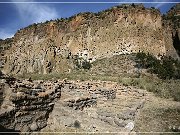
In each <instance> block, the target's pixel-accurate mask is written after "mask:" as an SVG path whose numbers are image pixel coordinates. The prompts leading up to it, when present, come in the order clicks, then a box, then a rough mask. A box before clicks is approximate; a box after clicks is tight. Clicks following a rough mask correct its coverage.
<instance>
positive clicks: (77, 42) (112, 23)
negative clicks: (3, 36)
mask: <svg viewBox="0 0 180 135" xmlns="http://www.w3.org/2000/svg"><path fill="white" fill-rule="evenodd" d="M178 9H179V4H178V5H176V6H175V7H174V8H172V9H171V10H170V11H169V12H168V14H167V15H165V17H163V16H162V15H161V13H160V11H159V10H157V9H154V8H145V7H144V6H143V5H141V4H140V5H134V4H132V5H120V6H116V7H112V8H111V9H108V10H105V11H101V12H99V13H89V12H87V13H79V14H77V15H74V16H72V17H70V18H67V19H57V20H51V21H47V22H45V23H38V24H33V25H30V26H28V27H26V28H23V29H21V30H18V31H17V33H16V34H15V36H14V37H13V38H11V39H8V40H5V41H4V40H3V41H0V45H1V50H3V51H1V55H2V56H3V57H2V58H1V67H2V71H3V73H6V74H9V73H11V74H25V73H39V74H48V73H51V72H54V73H62V72H63V73H64V72H70V71H71V70H72V69H74V68H75V64H74V59H77V58H80V59H84V60H87V61H90V62H93V61H95V60H97V59H102V58H107V57H112V56H113V55H120V54H130V53H136V52H148V53H151V54H153V55H155V56H156V57H159V56H160V55H166V56H172V57H174V58H176V59H177V58H179V56H178V53H177V52H178V49H179V48H178V46H177V45H178V44H179V37H180V28H179V12H177V11H178ZM174 11H175V12H174ZM172 18H173V19H172ZM174 18H175V20H176V21H174ZM174 22H176V24H175V23H174ZM7 41H9V42H7ZM7 46H10V47H7ZM6 48H8V49H6Z"/></svg>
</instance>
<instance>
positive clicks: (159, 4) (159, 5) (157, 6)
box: [154, 0, 167, 8]
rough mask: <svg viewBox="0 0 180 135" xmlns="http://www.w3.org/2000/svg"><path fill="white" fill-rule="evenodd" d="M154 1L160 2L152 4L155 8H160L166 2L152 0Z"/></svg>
mask: <svg viewBox="0 0 180 135" xmlns="http://www.w3.org/2000/svg"><path fill="white" fill-rule="evenodd" d="M154 2H162V3H157V4H155V5H154V7H155V8H160V7H162V6H163V5H164V4H166V3H163V2H167V0H164V1H160V0H154Z"/></svg>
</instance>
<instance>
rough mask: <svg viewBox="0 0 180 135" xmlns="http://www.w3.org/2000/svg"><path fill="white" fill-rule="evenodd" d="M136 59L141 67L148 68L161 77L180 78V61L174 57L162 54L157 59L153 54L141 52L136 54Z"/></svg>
mask: <svg viewBox="0 0 180 135" xmlns="http://www.w3.org/2000/svg"><path fill="white" fill-rule="evenodd" d="M136 60H137V63H138V65H140V68H146V69H148V71H149V72H150V73H153V74H157V76H158V77H159V78H161V79H180V62H179V61H178V60H175V59H173V58H172V57H167V56H162V57H161V58H160V59H157V58H156V57H155V56H153V55H151V54H146V53H144V52H139V53H137V54H136Z"/></svg>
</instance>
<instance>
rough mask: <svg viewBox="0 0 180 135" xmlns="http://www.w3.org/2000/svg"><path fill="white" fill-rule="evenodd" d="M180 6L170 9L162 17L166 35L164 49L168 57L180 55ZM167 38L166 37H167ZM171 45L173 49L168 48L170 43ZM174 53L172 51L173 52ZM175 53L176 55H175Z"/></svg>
mask: <svg viewBox="0 0 180 135" xmlns="http://www.w3.org/2000/svg"><path fill="white" fill-rule="evenodd" d="M179 11H180V4H177V5H175V6H174V7H172V8H171V9H170V10H169V11H168V13H167V15H165V16H163V20H164V21H163V25H164V26H165V32H166V33H168V34H165V35H166V44H165V46H166V48H167V49H168V50H169V51H168V50H167V54H168V55H170V56H173V55H174V56H175V55H177V54H178V55H180V47H179V45H180V12H179ZM167 36H168V37H167ZM169 42H170V43H171V44H173V46H174V48H172V47H171V46H170V43H169ZM173 49H174V50H175V51H174V50H173ZM175 52H177V53H175Z"/></svg>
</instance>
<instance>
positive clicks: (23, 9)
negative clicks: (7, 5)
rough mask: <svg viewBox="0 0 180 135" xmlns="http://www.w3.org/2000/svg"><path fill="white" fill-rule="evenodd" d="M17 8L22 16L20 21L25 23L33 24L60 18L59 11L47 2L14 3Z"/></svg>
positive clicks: (30, 0)
mask: <svg viewBox="0 0 180 135" xmlns="http://www.w3.org/2000/svg"><path fill="white" fill-rule="evenodd" d="M11 1H12V2H17V1H16V0H11ZM22 1H23V2H27V1H26V0H22ZM28 2H35V1H34V0H28ZM14 5H15V8H16V9H17V10H18V13H19V15H20V17H21V20H20V21H23V23H24V24H31V23H37V22H44V21H46V20H50V19H56V18H58V13H57V11H56V10H55V9H54V8H52V7H49V6H48V5H47V4H39V3H33V4H32V3H14Z"/></svg>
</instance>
